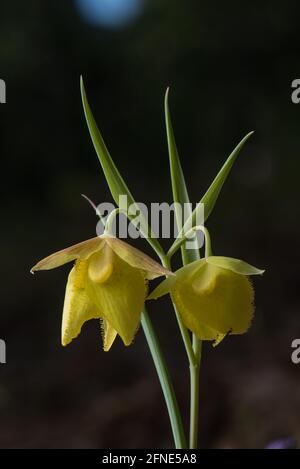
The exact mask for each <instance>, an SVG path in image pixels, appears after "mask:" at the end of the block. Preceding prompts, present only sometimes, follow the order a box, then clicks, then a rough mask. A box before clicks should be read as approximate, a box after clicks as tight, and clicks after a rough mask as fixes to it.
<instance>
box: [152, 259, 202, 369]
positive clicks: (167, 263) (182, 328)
mask: <svg viewBox="0 0 300 469" xmlns="http://www.w3.org/2000/svg"><path fill="white" fill-rule="evenodd" d="M161 261H162V264H163V266H164V267H165V268H166V269H168V270H171V262H170V259H169V258H168V257H167V256H164V257H161ZM173 307H174V311H175V315H176V319H177V322H178V326H179V329H180V333H181V336H182V340H183V343H184V346H185V350H186V353H187V356H188V360H189V364H190V366H191V365H194V364H195V363H196V361H195V355H194V351H193V346H192V342H191V337H190V334H189V331H188V330H187V328H186V327H185V325H184V324H183V322H182V319H181V316H180V314H179V312H178V310H177V308H176V305H175V304H174V303H173Z"/></svg>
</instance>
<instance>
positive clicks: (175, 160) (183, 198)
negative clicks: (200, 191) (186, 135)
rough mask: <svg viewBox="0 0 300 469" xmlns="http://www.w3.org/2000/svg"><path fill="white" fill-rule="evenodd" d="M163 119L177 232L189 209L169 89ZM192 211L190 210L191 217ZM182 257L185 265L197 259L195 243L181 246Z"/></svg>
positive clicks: (197, 251) (197, 252)
mask: <svg viewBox="0 0 300 469" xmlns="http://www.w3.org/2000/svg"><path fill="white" fill-rule="evenodd" d="M165 118H166V129H167V139H168V149H169V160H170V172H171V182H172V191H173V200H174V202H175V203H178V204H180V205H181V211H180V213H179V211H178V210H177V213H175V215H176V219H177V226H178V230H181V229H182V214H183V206H184V204H187V205H186V208H188V207H190V205H189V203H190V199H189V195H188V191H187V187H186V183H185V178H184V174H183V171H182V166H181V163H180V159H179V155H178V150H177V145H176V141H175V136H174V131H173V126H172V121H171V115H170V110H169V88H168V89H167V91H166V95H165ZM175 206H176V205H175ZM191 214H192V210H191V209H190V213H189V214H188V215H189V216H191ZM181 252H182V257H183V260H184V261H185V263H188V262H192V261H194V260H197V259H199V249H198V248H197V241H196V242H195V248H193V249H186V248H185V246H184V245H183V246H182V248H181Z"/></svg>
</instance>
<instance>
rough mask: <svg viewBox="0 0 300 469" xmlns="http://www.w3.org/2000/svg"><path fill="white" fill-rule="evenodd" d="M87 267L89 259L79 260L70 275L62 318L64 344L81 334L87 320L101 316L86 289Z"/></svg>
mask: <svg viewBox="0 0 300 469" xmlns="http://www.w3.org/2000/svg"><path fill="white" fill-rule="evenodd" d="M87 267H88V266H87V261H80V260H77V261H76V264H75V266H74V267H73V268H72V270H71V272H70V274H69V277H68V282H67V287H66V293H65V302H64V309H63V318H62V331H61V340H62V345H67V344H69V343H70V342H71V341H72V339H75V337H77V336H78V335H79V334H80V331H81V327H82V325H83V324H84V323H85V321H88V320H89V319H93V318H99V317H100V314H99V311H98V309H97V307H96V306H95V305H94V304H93V302H92V301H91V300H90V298H89V296H88V294H87V292H86V289H85V285H86V278H87Z"/></svg>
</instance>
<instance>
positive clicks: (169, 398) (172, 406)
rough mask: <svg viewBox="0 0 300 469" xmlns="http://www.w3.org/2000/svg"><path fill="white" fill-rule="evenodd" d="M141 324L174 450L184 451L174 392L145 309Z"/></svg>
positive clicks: (184, 445)
mask: <svg viewBox="0 0 300 469" xmlns="http://www.w3.org/2000/svg"><path fill="white" fill-rule="evenodd" d="M141 323H142V327H143V331H144V334H145V336H146V339H147V342H148V346H149V349H150V352H151V355H152V358H153V361H154V365H155V368H156V371H157V375H158V378H159V381H160V385H161V388H162V391H163V394H164V397H165V401H166V405H167V409H168V413H169V417H170V422H171V427H172V432H173V436H174V441H175V446H176V449H185V448H187V443H186V438H185V433H184V429H183V423H182V418H181V414H180V410H179V406H178V403H177V399H176V395H175V391H174V388H173V385H172V382H171V379H170V375H169V372H168V368H167V366H166V363H165V360H164V357H163V354H162V352H161V349H160V345H159V342H158V338H157V336H156V334H155V331H154V329H153V326H152V323H151V321H150V318H149V316H148V313H147V311H146V309H145V310H144V312H143V313H142V319H141Z"/></svg>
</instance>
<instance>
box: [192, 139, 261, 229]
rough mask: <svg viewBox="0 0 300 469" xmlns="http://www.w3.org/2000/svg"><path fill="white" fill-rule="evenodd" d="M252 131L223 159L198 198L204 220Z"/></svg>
mask: <svg viewBox="0 0 300 469" xmlns="http://www.w3.org/2000/svg"><path fill="white" fill-rule="evenodd" d="M253 133H254V132H253V131H252V132H249V133H248V134H247V135H246V136H245V137H244V138H243V139H242V140H241V141H240V143H239V144H238V145H237V146H236V147H235V149H234V150H233V152H232V153H231V155H230V156H229V157H228V158H227V160H226V161H225V163H224V165H223V166H222V168H221V169H220V171H219V173H218V174H217V176H216V177H215V179H214V180H213V182H212V184H211V185H210V187H209V189H208V190H207V191H206V193H205V194H204V196H203V197H202V199H201V200H200V203H203V204H204V217H205V220H207V218H208V217H209V215H210V214H211V212H212V210H213V208H214V206H215V203H216V201H217V199H218V197H219V194H220V191H221V189H222V187H223V184H224V182H225V181H226V179H227V176H228V175H229V172H230V170H231V168H232V166H233V163H234V162H235V160H236V159H237V157H238V155H239V153H240V151H241V149H242V148H243V146H244V145H245V143H246V142H247V140H248V138H249V137H251V135H252V134H253Z"/></svg>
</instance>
